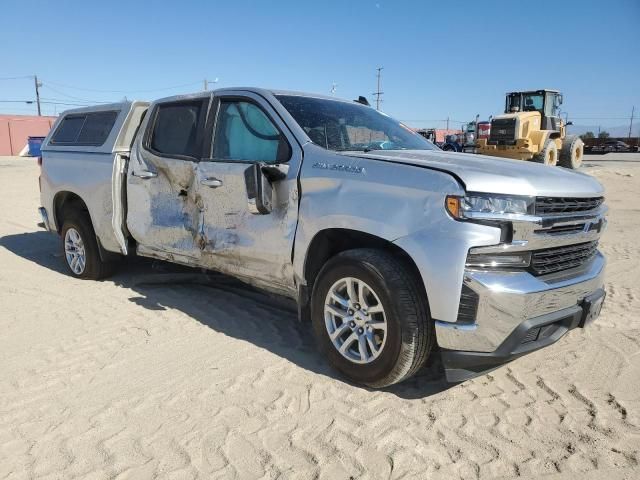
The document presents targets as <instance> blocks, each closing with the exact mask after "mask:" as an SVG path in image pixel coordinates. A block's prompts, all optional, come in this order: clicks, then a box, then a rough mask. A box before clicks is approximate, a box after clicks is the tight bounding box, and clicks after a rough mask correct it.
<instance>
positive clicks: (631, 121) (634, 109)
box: [629, 105, 636, 140]
mask: <svg viewBox="0 0 640 480" xmlns="http://www.w3.org/2000/svg"><path fill="white" fill-rule="evenodd" d="M634 113H636V107H635V105H634V106H633V107H631V118H630V119H629V140H631V129H632V128H633V114H634Z"/></svg>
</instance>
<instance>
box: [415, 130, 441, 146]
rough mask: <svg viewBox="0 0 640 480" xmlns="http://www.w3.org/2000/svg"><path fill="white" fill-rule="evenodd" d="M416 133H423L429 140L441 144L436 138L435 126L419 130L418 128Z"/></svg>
mask: <svg viewBox="0 0 640 480" xmlns="http://www.w3.org/2000/svg"><path fill="white" fill-rule="evenodd" d="M416 133H418V134H420V135H422V136H423V137H424V138H426V139H427V140H429V141H430V142H431V143H433V144H434V145H438V146H439V144H438V142H437V140H436V129H435V128H421V129H419V130H416Z"/></svg>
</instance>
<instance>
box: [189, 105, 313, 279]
mask: <svg viewBox="0 0 640 480" xmlns="http://www.w3.org/2000/svg"><path fill="white" fill-rule="evenodd" d="M207 140H210V142H209V143H210V146H208V148H207V150H208V155H207V158H205V159H203V160H202V161H201V162H200V163H199V165H198V190H199V196H200V198H201V199H202V203H203V207H204V229H203V236H202V244H201V248H202V257H201V260H202V263H203V264H204V265H205V266H208V267H210V268H215V269H218V270H221V271H225V272H227V273H231V274H233V275H236V276H240V277H244V278H245V279H246V280H248V281H250V282H251V283H253V284H256V285H259V286H261V287H263V288H268V289H271V290H276V291H286V290H289V291H291V290H292V289H293V269H292V261H291V253H292V247H293V239H294V235H295V229H296V224H297V219H298V200H297V199H298V193H297V192H298V190H297V174H298V169H299V167H300V161H301V158H302V151H301V149H300V147H299V145H298V144H297V142H296V141H295V139H294V137H293V135H292V134H291V132H290V131H289V130H288V129H287V127H286V125H285V124H284V123H283V122H282V120H281V119H280V117H279V116H278V115H277V113H276V112H275V111H274V109H273V108H272V107H271V106H270V105H269V103H268V102H267V101H266V100H265V99H264V98H262V97H261V96H260V95H257V94H255V93H250V92H238V93H234V92H225V93H224V94H223V95H219V96H216V97H214V100H213V103H212V107H211V114H210V121H209V127H208V130H207ZM205 143H206V141H205ZM256 163H258V164H260V165H261V166H269V167H271V168H275V169H277V170H278V171H279V172H281V173H282V177H283V178H282V179H280V180H277V181H273V182H272V183H271V186H272V188H273V194H272V198H271V200H272V202H271V203H272V206H273V207H272V210H271V212H269V213H266V214H257V213H252V210H251V208H250V207H249V204H248V196H247V188H246V184H245V170H247V169H248V168H250V167H252V166H253V165H254V164H256Z"/></svg>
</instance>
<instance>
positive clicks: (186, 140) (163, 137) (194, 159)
mask: <svg viewBox="0 0 640 480" xmlns="http://www.w3.org/2000/svg"><path fill="white" fill-rule="evenodd" d="M208 100H209V97H208V96H207V97H206V98H202V99H190V100H185V101H177V102H175V101H174V102H171V103H167V104H159V105H158V106H157V107H156V108H155V109H154V111H153V112H152V114H151V116H150V117H149V118H148V119H147V121H146V123H145V124H143V128H145V129H146V130H145V134H144V136H139V137H140V138H139V139H138V140H136V143H135V144H134V147H133V149H132V152H131V159H130V160H129V166H128V180H127V196H128V212H127V228H128V229H129V231H130V232H131V234H132V235H133V237H134V238H136V240H137V241H138V252H139V253H140V254H142V255H148V256H154V257H158V258H165V259H170V260H174V261H177V262H180V263H186V264H188V265H194V266H195V265H198V264H199V263H198V261H199V258H200V256H201V245H202V235H201V232H202V225H203V216H202V212H203V209H204V205H203V202H202V199H201V197H200V195H199V192H198V188H197V185H196V183H195V182H196V175H197V165H198V159H199V158H200V156H201V148H202V147H201V146H202V134H203V130H204V123H205V118H206V111H207V106H208Z"/></svg>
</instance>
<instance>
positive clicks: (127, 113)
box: [40, 88, 607, 387]
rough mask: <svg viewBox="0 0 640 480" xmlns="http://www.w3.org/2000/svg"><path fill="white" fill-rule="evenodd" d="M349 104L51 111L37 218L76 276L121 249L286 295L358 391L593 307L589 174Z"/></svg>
mask: <svg viewBox="0 0 640 480" xmlns="http://www.w3.org/2000/svg"><path fill="white" fill-rule="evenodd" d="M363 103H365V102H363V101H360V102H353V101H344V100H339V99H336V98H333V97H324V96H321V95H312V94H302V93H295V92H283V91H272V90H263V89H255V88H235V89H221V90H217V91H214V92H201V93H197V94H193V95H185V96H177V97H171V98H165V99H162V100H158V101H156V102H153V103H151V104H148V103H144V102H127V103H118V104H113V105H101V106H99V107H91V108H83V109H77V110H70V111H67V112H65V113H64V114H62V115H61V116H60V118H59V119H58V120H57V122H56V124H55V126H54V127H53V129H52V131H51V133H50V134H49V136H48V137H47V138H46V140H45V142H44V144H43V147H42V159H41V176H40V186H41V201H42V207H41V208H40V213H41V215H42V219H43V223H44V225H45V228H47V229H48V230H50V231H52V232H56V233H57V234H59V235H60V236H61V237H62V245H63V246H62V249H63V253H64V258H65V260H66V263H67V266H68V269H69V272H70V274H71V275H73V276H75V277H78V278H87V279H99V278H102V277H105V276H106V275H108V274H109V273H110V272H111V271H112V268H113V266H114V265H115V264H116V263H117V262H118V260H120V259H123V258H127V257H130V256H131V255H139V256H144V257H151V258H155V259H162V260H166V261H169V262H176V263H179V264H184V265H189V266H196V267H200V268H205V269H212V270H216V271H220V272H224V273H226V274H229V275H232V276H234V277H237V278H239V279H241V280H243V281H245V282H247V283H249V284H251V285H253V286H256V287H259V288H261V289H266V290H268V291H270V292H274V293H277V294H280V295H285V296H288V297H291V298H293V299H295V300H296V301H297V303H298V305H299V317H300V320H301V321H303V322H310V326H312V328H313V331H314V334H315V336H316V339H317V342H318V345H319V347H320V349H321V350H322V351H323V353H324V354H325V355H326V356H327V358H328V360H329V361H330V363H331V364H332V365H333V366H334V367H335V368H337V369H338V370H339V371H340V372H342V374H344V375H345V376H346V377H348V378H350V379H351V380H353V381H356V382H359V383H362V384H365V385H368V386H371V387H384V386H387V385H391V384H394V383H397V382H400V381H402V380H404V379H406V378H408V377H410V376H411V375H413V374H414V373H415V372H417V371H418V370H419V369H420V368H421V367H422V366H423V365H424V364H425V362H426V361H427V359H429V357H430V356H431V355H432V353H434V352H436V351H437V353H438V355H441V358H442V364H443V367H444V369H445V372H446V375H447V378H448V380H449V381H462V380H464V379H466V378H470V377H473V376H476V375H478V374H479V373H482V372H485V371H488V370H491V369H494V368H496V367H498V366H500V365H502V364H504V363H506V362H508V361H510V360H512V359H514V358H516V357H518V356H520V355H523V354H525V353H528V352H531V351H533V350H537V349H540V348H542V347H545V346H548V345H550V344H551V343H553V342H555V341H557V340H558V339H559V338H560V337H562V336H563V335H564V334H565V333H567V331H569V330H571V329H573V328H576V327H584V326H585V325H587V324H588V323H589V322H591V321H592V320H593V319H594V318H596V317H597V316H598V314H599V312H600V308H601V305H602V302H603V299H604V290H603V275H604V266H605V260H604V258H603V256H602V254H601V253H600V252H599V251H598V239H599V237H600V235H601V233H602V231H603V229H604V227H605V224H606V219H605V214H606V211H607V208H606V206H605V205H604V204H603V188H602V186H601V185H600V184H599V183H598V182H597V181H596V180H594V179H593V178H591V177H590V176H588V175H585V174H581V173H575V172H571V171H568V170H564V169H562V168H549V167H546V166H543V165H537V164H532V163H529V162H521V161H517V160H504V159H497V158H492V157H484V156H474V155H468V154H458V153H447V152H443V151H441V150H439V149H438V148H437V147H435V146H434V145H433V144H432V143H430V142H429V141H427V140H426V139H424V138H422V137H421V136H420V135H418V134H416V133H414V132H413V131H411V130H410V129H409V128H407V127H406V126H405V125H403V124H402V123H400V122H398V121H396V120H394V119H392V118H390V117H388V116H387V115H385V114H383V113H380V112H378V111H376V110H374V109H373V108H371V107H369V106H367V105H364V104H363Z"/></svg>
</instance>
